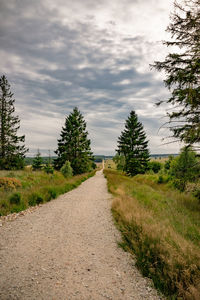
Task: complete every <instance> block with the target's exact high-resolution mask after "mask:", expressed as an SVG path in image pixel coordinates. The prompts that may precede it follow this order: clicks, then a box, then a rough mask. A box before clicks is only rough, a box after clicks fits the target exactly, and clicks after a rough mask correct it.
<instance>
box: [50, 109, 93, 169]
mask: <svg viewBox="0 0 200 300" xmlns="http://www.w3.org/2000/svg"><path fill="white" fill-rule="evenodd" d="M87 136H88V132H87V131H86V122H85V121H84V119H83V116H82V114H81V113H80V111H79V110H78V108H77V107H75V108H74V110H73V112H72V113H71V114H70V115H69V116H68V117H67V118H66V120H65V125H64V127H63V128H62V130H61V134H60V139H58V149H57V150H56V151H55V153H56V154H57V155H58V157H57V158H56V159H55V160H54V167H55V168H56V169H58V170H60V169H61V168H62V166H63V165H64V164H65V162H66V161H67V160H68V161H69V162H70V164H71V167H72V169H73V174H74V175H76V174H81V173H84V172H87V171H89V170H91V166H92V161H93V156H92V152H91V148H90V140H89V139H88V138H87Z"/></svg>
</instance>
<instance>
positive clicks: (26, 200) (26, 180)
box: [0, 169, 96, 216]
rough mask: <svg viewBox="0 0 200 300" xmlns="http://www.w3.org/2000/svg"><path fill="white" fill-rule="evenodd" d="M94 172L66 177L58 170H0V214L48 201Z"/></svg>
mask: <svg viewBox="0 0 200 300" xmlns="http://www.w3.org/2000/svg"><path fill="white" fill-rule="evenodd" d="M95 172H96V171H92V172H90V173H85V174H81V175H78V176H74V177H72V178H69V179H66V178H64V176H63V175H62V174H61V173H60V172H54V174H46V173H44V172H43V171H36V172H33V171H31V170H30V169H25V170H23V171H13V172H9V171H0V179H1V180H3V179H4V185H3V186H1V187H0V216H3V215H7V214H9V213H13V212H19V211H22V210H25V209H26V208H28V207H29V206H34V205H37V204H40V203H45V202H47V201H50V200H51V199H54V198H56V197H58V196H59V195H60V194H64V193H66V192H68V191H70V190H72V189H74V188H76V187H77V186H79V185H80V184H81V183H82V182H83V181H85V180H86V179H88V178H89V177H92V176H93V175H94V174H95ZM5 180H6V183H5Z"/></svg>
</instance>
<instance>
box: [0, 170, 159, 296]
mask: <svg viewBox="0 0 200 300" xmlns="http://www.w3.org/2000/svg"><path fill="white" fill-rule="evenodd" d="M110 198H111V196H110V195H109V194H108V192H107V187H106V180H105V178H104V177H103V174H102V171H100V172H97V174H96V175H95V176H94V177H92V178H90V179H88V180H87V181H85V182H84V183H82V184H81V186H79V187H78V188H77V189H75V190H73V191H71V192H69V193H67V194H64V195H62V196H60V197H59V198H57V199H56V200H53V201H51V202H49V203H47V204H44V205H43V206H41V207H39V208H38V209H37V210H35V211H34V212H32V213H31V214H27V215H25V216H22V217H20V218H17V219H16V220H14V221H12V222H6V223H5V224H4V225H3V226H2V227H0V299H1V300H2V299H3V300H4V299H9V300H11V299H20V300H22V299H26V300H27V299H37V300H40V299H48V300H53V299H54V300H57V299H65V300H71V299H77V300H82V299H86V300H89V299H92V300H96V299H97V300H98V299H113V300H118V299H125V300H126V299H136V300H140V299H160V298H159V296H158V295H157V293H156V291H155V290H154V289H153V288H151V286H150V284H149V282H148V281H147V279H145V278H143V277H142V276H141V275H140V273H139V272H138V271H137V269H136V268H135V267H134V266H133V264H134V262H133V260H132V259H131V257H130V256H129V255H128V254H127V253H125V252H124V251H123V250H122V249H120V248H118V246H117V241H118V240H120V234H119V232H118V231H117V230H116V228H115V226H114V225H113V220H112V216H111V212H110V206H111V200H110Z"/></svg>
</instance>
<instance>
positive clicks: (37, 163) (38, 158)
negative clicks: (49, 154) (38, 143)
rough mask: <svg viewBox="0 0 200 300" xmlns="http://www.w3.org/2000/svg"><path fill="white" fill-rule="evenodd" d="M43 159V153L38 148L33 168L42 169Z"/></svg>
mask: <svg viewBox="0 0 200 300" xmlns="http://www.w3.org/2000/svg"><path fill="white" fill-rule="evenodd" d="M42 164H43V160H42V157H41V153H40V151H39V150H38V152H37V154H36V156H35V157H34V160H33V164H32V168H33V170H41V169H42Z"/></svg>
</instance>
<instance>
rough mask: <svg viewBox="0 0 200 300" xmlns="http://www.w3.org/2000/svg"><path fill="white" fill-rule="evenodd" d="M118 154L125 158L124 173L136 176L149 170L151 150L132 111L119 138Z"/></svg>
mask: <svg viewBox="0 0 200 300" xmlns="http://www.w3.org/2000/svg"><path fill="white" fill-rule="evenodd" d="M117 153H118V154H119V155H123V156H124V158H125V163H124V171H125V172H126V173H127V174H129V175H131V176H134V175H136V174H139V173H141V174H142V173H145V171H146V170H147V168H148V161H149V150H148V141H147V140H146V134H145V132H144V130H143V126H142V124H141V123H140V122H139V121H138V118H137V115H136V113H135V112H134V111H131V113H130V116H129V117H128V119H127V120H126V123H125V129H124V131H122V133H121V135H120V137H119V138H118V149H117Z"/></svg>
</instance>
